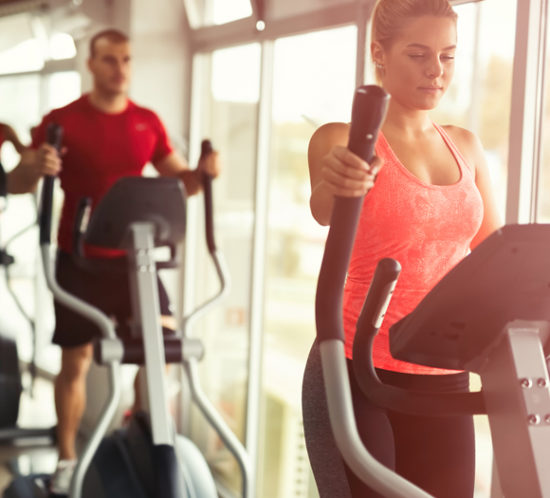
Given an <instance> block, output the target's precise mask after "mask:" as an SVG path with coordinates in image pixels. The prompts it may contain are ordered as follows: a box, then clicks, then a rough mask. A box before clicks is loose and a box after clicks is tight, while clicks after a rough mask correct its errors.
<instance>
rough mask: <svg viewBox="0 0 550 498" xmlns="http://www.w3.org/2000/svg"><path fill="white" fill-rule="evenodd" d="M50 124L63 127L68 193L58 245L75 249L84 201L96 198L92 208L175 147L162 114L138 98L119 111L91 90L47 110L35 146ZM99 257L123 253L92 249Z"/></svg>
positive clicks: (63, 184) (64, 175) (63, 176)
mask: <svg viewBox="0 0 550 498" xmlns="http://www.w3.org/2000/svg"><path fill="white" fill-rule="evenodd" d="M49 123H57V124H59V125H61V126H62V127H63V147H65V148H66V153H65V155H64V156H63V164H62V170H61V173H60V174H59V178H60V180H61V188H62V189H63V192H64V194H65V200H64V203H63V209H62V213H61V220H60V222H59V232H58V245H59V247H60V248H61V249H62V250H64V251H66V252H71V250H72V243H73V223H74V217H75V214H76V209H77V206H78V202H79V200H80V199H81V198H82V197H90V198H91V200H92V209H93V208H94V207H95V206H96V205H97V202H98V201H99V200H100V199H101V198H102V197H103V195H104V194H105V193H106V192H107V191H108V190H109V189H110V188H111V186H112V185H113V184H114V183H115V182H116V181H117V180H118V179H119V178H121V177H124V176H140V175H141V174H142V172H143V168H144V167H145V165H146V164H147V163H148V162H156V161H159V160H161V159H163V158H164V157H166V156H167V155H168V154H170V153H171V152H172V146H171V144H170V141H169V139H168V136H167V134H166V130H165V128H164V126H163V124H162V123H161V121H160V119H159V118H158V116H157V115H156V114H155V113H154V112H152V111H150V110H148V109H145V108H143V107H139V106H137V105H136V104H134V103H133V102H132V101H128V106H127V108H126V109H125V110H124V111H122V112H120V113H116V114H107V113H105V112H102V111H100V110H99V109H97V108H95V107H94V106H92V105H91V103H90V101H89V98H88V95H83V96H82V97H80V98H79V99H77V100H75V101H74V102H72V103H70V104H68V105H67V106H65V107H62V108H60V109H55V110H53V111H51V112H50V113H49V114H47V115H46V116H45V117H44V119H43V120H42V122H41V123H40V125H39V126H38V127H37V128H36V130H35V131H34V133H33V138H32V146H33V147H34V148H37V147H38V146H39V145H40V144H42V143H43V142H44V141H45V137H46V128H47V125H48V124H49ZM87 254H88V255H89V256H95V257H109V256H114V255H119V254H120V252H118V251H108V250H101V249H98V248H87Z"/></svg>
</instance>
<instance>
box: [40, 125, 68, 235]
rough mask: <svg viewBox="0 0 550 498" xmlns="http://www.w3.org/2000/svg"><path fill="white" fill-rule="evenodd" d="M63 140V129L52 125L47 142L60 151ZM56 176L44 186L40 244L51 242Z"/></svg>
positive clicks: (50, 177) (47, 178) (47, 134)
mask: <svg viewBox="0 0 550 498" xmlns="http://www.w3.org/2000/svg"><path fill="white" fill-rule="evenodd" d="M62 140H63V128H62V127H61V126H60V125H58V124H56V123H50V124H49V125H48V128H47V129H46V142H47V143H48V144H50V145H52V146H53V147H55V148H56V149H57V151H58V152H59V150H60V149H61V142H62ZM54 182H55V176H51V175H46V176H45V177H44V183H43V185H42V198H41V199H42V200H41V203H40V215H39V218H38V225H39V227H40V244H41V245H42V244H49V243H50V241H51V231H52V207H53V187H54Z"/></svg>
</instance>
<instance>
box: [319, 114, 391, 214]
mask: <svg viewBox="0 0 550 498" xmlns="http://www.w3.org/2000/svg"><path fill="white" fill-rule="evenodd" d="M348 135H349V125H347V124H345V123H328V124H325V125H323V126H321V127H320V128H319V129H317V130H316V131H315V133H314V134H313V136H312V137H311V140H310V141H309V148H308V165H309V177H310V182H311V197H310V202H309V204H310V208H311V213H312V214H313V217H314V218H315V219H316V220H317V222H318V223H320V224H321V225H328V224H329V223H330V215H331V213H332V206H333V203H334V196H335V195H339V196H343V197H359V196H361V195H364V194H366V193H367V192H368V191H369V190H370V189H371V188H372V187H373V185H374V180H375V178H376V174H377V173H378V170H379V169H380V166H381V164H382V163H381V161H380V159H378V158H375V159H374V160H373V161H372V164H371V165H369V164H367V163H366V162H365V161H363V160H362V159H361V158H359V157H358V156H356V155H355V154H353V153H352V152H350V151H349V150H348V148H347V143H348Z"/></svg>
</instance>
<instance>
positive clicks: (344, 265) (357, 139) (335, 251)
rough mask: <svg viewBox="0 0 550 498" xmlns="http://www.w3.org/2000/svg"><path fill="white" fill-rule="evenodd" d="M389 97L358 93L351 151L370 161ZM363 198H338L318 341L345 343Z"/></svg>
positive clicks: (366, 89)
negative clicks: (346, 298)
mask: <svg viewBox="0 0 550 498" xmlns="http://www.w3.org/2000/svg"><path fill="white" fill-rule="evenodd" d="M388 102H389V95H388V94H387V93H386V92H385V91H384V90H383V89H382V88H380V87H379V86H376V85H366V86H361V87H359V88H358V89H357V90H356V92H355V97H354V99H353V108H352V113H351V115H352V120H351V127H350V134H349V143H348V148H349V150H351V151H352V152H354V153H355V154H357V155H358V156H359V157H361V158H362V159H364V160H365V161H367V162H370V161H371V160H372V158H373V154H374V146H375V144H376V139H377V137H378V132H379V130H380V127H381V126H382V122H383V120H384V116H385V114H386V110H387V107H388ZM362 205H363V197H335V199H334V206H333V208H332V214H331V220H330V230H329V233H328V236H327V240H326V244H325V252H324V255H323V261H322V263H321V270H320V273H319V280H318V282H317V293H316V301H315V317H316V323H317V337H318V339H319V340H321V341H323V340H327V339H339V340H341V341H343V340H344V331H343V320H342V301H343V291H344V283H345V279H346V273H347V269H348V265H349V261H350V258H351V251H352V249H353V244H354V242H355V232H356V230H357V225H358V223H359V215H360V214H361V207H362Z"/></svg>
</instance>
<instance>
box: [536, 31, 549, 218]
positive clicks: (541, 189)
mask: <svg viewBox="0 0 550 498" xmlns="http://www.w3.org/2000/svg"><path fill="white" fill-rule="evenodd" d="M546 29H548V28H546ZM547 47H548V48H546V61H545V62H546V75H545V89H544V110H543V113H544V114H543V123H544V125H543V128H542V164H541V168H540V176H539V178H538V185H537V187H538V196H537V201H538V203H537V222H539V223H550V195H549V193H550V126H549V124H548V123H550V75H549V72H548V68H550V38H548V39H547Z"/></svg>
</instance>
